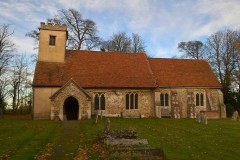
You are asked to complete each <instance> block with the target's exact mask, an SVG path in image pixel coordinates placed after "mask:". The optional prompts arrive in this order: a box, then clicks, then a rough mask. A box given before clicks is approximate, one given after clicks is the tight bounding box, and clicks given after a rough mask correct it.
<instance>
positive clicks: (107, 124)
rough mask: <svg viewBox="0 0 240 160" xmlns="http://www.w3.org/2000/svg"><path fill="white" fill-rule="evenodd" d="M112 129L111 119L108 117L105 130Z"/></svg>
mask: <svg viewBox="0 0 240 160" xmlns="http://www.w3.org/2000/svg"><path fill="white" fill-rule="evenodd" d="M109 130H110V119H109V118H108V119H107V122H106V123H105V126H104V130H103V132H109Z"/></svg>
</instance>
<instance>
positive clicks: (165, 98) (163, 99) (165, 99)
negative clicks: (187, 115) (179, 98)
mask: <svg viewBox="0 0 240 160" xmlns="http://www.w3.org/2000/svg"><path fill="white" fill-rule="evenodd" d="M160 106H169V95H168V93H161V94H160Z"/></svg>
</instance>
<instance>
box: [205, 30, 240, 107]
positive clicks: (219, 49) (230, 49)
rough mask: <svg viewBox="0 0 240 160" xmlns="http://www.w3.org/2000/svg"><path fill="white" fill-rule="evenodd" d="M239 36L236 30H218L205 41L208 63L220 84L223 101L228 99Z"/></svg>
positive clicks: (227, 101)
mask: <svg viewBox="0 0 240 160" xmlns="http://www.w3.org/2000/svg"><path fill="white" fill-rule="evenodd" d="M239 37H240V36H239V33H238V32H237V31H232V30H225V31H219V32H216V33H214V34H212V35H211V36H210V37H209V38H208V40H207V43H206V47H207V52H208V58H209V63H210V64H211V66H212V68H213V69H214V71H215V73H216V75H217V76H218V78H219V80H220V82H221V84H222V87H223V88H222V91H223V93H224V100H225V103H229V101H230V98H231V97H230V95H229V93H230V90H231V85H232V83H233V75H234V72H235V69H236V67H237V66H238V62H239V55H240V53H239V50H237V49H236V48H235V46H236V42H237V41H238V40H239Z"/></svg>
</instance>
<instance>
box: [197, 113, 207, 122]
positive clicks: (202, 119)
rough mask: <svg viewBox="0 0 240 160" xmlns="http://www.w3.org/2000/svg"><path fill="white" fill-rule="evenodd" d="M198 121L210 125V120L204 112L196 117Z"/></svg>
mask: <svg viewBox="0 0 240 160" xmlns="http://www.w3.org/2000/svg"><path fill="white" fill-rule="evenodd" d="M196 121H197V122H198V123H202V124H206V125H207V124H208V118H207V115H206V114H205V113H204V112H200V113H198V114H197V115H196Z"/></svg>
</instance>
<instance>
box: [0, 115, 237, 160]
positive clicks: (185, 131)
mask: <svg viewBox="0 0 240 160" xmlns="http://www.w3.org/2000/svg"><path fill="white" fill-rule="evenodd" d="M110 121H111V123H110V130H122V129H127V130H134V131H136V132H137V134H138V137H139V138H140V139H147V140H148V143H149V146H150V147H155V148H162V149H163V151H164V154H165V156H166V159H170V160H172V159H174V160H186V159H195V160H197V159H199V160H200V159H207V160H221V159H222V160H223V159H224V160H228V159H229V160H234V159H239V158H240V141H239V140H240V122H239V121H233V120H231V119H221V120H208V124H207V125H205V124H202V123H198V122H197V121H196V120H195V119H167V118H166V119H122V118H110ZM106 122H107V119H106V118H103V119H98V122H97V123H95V119H94V118H92V119H90V120H81V121H65V122H61V121H49V120H37V121H33V120H31V119H30V116H27V117H18V118H15V117H7V116H5V117H4V119H0V160H3V159H4V160H5V159H13V160H19V159H39V160H40V159H41V160H42V159H51V160H52V159H59V157H61V159H66V160H69V159H90V160H94V159H122V157H121V156H115V157H113V156H111V155H110V153H111V150H112V148H111V147H110V146H107V145H105V144H100V142H99V140H98V135H99V133H100V132H102V131H103V129H104V125H105V124H106ZM133 147H134V146H133ZM132 159H140V157H133V158H132Z"/></svg>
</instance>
